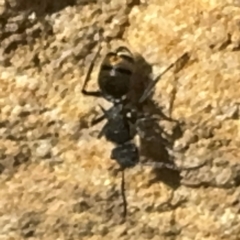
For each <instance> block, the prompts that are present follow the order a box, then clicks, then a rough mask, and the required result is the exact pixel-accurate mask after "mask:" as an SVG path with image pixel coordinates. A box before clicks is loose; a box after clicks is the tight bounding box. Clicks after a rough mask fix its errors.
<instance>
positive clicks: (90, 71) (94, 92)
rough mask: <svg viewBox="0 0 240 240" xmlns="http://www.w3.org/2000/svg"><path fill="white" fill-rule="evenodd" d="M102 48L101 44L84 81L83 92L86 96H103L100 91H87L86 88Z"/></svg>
mask: <svg viewBox="0 0 240 240" xmlns="http://www.w3.org/2000/svg"><path fill="white" fill-rule="evenodd" d="M100 50H101V45H100V46H99V48H98V51H97V52H96V54H95V56H94V58H93V60H92V62H91V64H90V66H89V68H88V72H87V75H86V77H85V80H84V83H83V87H82V94H84V95H86V96H92V97H102V93H101V92H100V91H87V90H86V86H87V83H88V82H89V80H90V76H91V73H92V70H93V67H94V63H95V61H96V59H97V57H98V55H99V53H100Z"/></svg>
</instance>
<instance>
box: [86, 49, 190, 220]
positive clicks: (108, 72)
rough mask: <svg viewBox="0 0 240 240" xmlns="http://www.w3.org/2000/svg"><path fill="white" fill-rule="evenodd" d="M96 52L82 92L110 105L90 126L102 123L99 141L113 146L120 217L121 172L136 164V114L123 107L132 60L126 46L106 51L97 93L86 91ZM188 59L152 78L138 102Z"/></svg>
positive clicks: (137, 157) (132, 64)
mask: <svg viewBox="0 0 240 240" xmlns="http://www.w3.org/2000/svg"><path fill="white" fill-rule="evenodd" d="M100 50H101V48H99V50H98V51H97V53H96V55H95V57H94V59H93V61H92V63H91V64H90V67H89V69H88V72H87V75H86V78H85V81H84V84H83V87H82V93H83V94H84V95H87V96H93V97H103V98H105V99H106V100H108V101H110V102H112V103H113V106H112V107H111V108H110V109H108V110H105V109H104V108H103V107H102V106H100V107H101V109H102V111H103V116H101V117H99V118H97V119H95V120H94V121H93V122H92V125H95V124H97V123H99V122H101V121H102V120H104V119H105V120H106V123H105V125H104V126H103V128H102V130H101V131H100V134H99V136H98V137H99V138H101V137H103V136H104V137H105V138H106V139H107V140H108V141H110V142H112V143H113V144H114V145H115V146H114V148H113V149H112V151H111V159H113V160H116V162H117V163H118V164H119V165H120V167H121V170H122V184H121V189H122V191H121V192H122V197H123V202H124V213H123V215H124V218H125V217H126V213H127V202H126V197H125V191H124V170H125V169H126V168H130V167H134V166H135V165H137V164H138V163H139V150H138V147H137V146H136V144H135V143H134V138H135V136H136V134H137V128H136V127H137V124H138V120H140V117H139V114H138V113H137V112H136V111H135V110H134V109H133V108H130V109H129V108H127V107H126V106H127V105H128V103H129V102H128V98H127V95H128V94H129V92H130V87H131V77H132V75H133V72H134V69H135V61H134V58H133V55H132V53H131V52H130V50H129V49H128V48H126V47H119V48H117V49H116V50H115V51H114V52H109V53H108V54H107V55H106V56H105V58H104V60H103V62H102V64H101V66H100V72H99V75H98V86H99V90H98V91H94V92H93V91H87V90H86V85H87V82H88V81H89V80H90V75H91V72H92V69H93V66H94V62H95V60H96V58H97V56H98V54H99V52H100ZM186 57H188V54H187V53H185V54H183V55H182V56H181V57H180V58H179V59H178V60H177V61H176V62H175V63H173V64H171V65H169V67H168V68H166V70H165V71H164V72H163V73H162V74H160V75H159V76H157V77H156V79H155V80H153V81H152V82H151V84H150V85H149V86H148V87H147V88H146V89H145V91H144V93H143V95H142V97H141V98H140V99H139V103H143V102H144V101H145V100H146V99H147V98H148V96H149V95H150V92H151V91H152V89H153V88H154V86H155V84H156V83H157V82H158V80H159V79H160V78H161V76H162V75H163V74H164V73H166V72H167V71H168V70H169V69H170V68H172V67H174V66H175V65H176V64H177V63H178V61H179V60H182V59H184V58H186Z"/></svg>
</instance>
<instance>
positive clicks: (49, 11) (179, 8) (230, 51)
mask: <svg viewBox="0 0 240 240" xmlns="http://www.w3.org/2000/svg"><path fill="white" fill-rule="evenodd" d="M0 14H1V18H0V40H1V43H0V52H1V54H0V55H1V58H0V87H1V90H0V133H1V134H0V186H1V187H0V240H7V239H9V240H10V239H16V240H17V239H31V240H35V239H41V240H53V239H59V240H60V239H61V240H63V239H64V240H73V239H91V240H97V239H104V240H107V239H124V240H125V239H128V240H129V239H139V240H141V239H152V240H158V239H159V240H160V239H178V240H183V239H184V240H187V239H189V240H190V239H191V240H192V239H197V240H205V239H206V240H218V239H226V240H234V239H236V240H237V239H239V236H240V216H239V211H240V202H239V198H240V188H239V185H240V153H239V150H238V147H239V146H240V121H239V116H240V110H239V104H240V90H239V89H240V77H239V76H240V55H239V50H240V25H239V24H240V2H239V1H237V0H235V1H234V0H229V1H221V0H215V1H213V0H212V1H203V0H199V1H197V0H194V1H190V0H188V1H183V0H171V1H159V0H148V1H137V0H128V1H126V0H112V1H105V0H98V1H90V0H89V1H86V0H85V1H83V0H75V1H73V0H69V1H67V0H65V1H50V0H49V1H48V0H45V1H22V0H11V1H10V0H2V1H0ZM99 30H101V32H102V33H103V36H104V39H105V43H106V44H103V45H104V48H103V50H102V52H101V55H102V56H103V55H104V53H105V52H106V50H107V49H110V48H111V49H113V48H115V47H116V46H119V45H126V46H128V47H130V48H131V50H132V51H133V52H134V53H136V55H141V56H142V58H143V59H145V61H146V63H147V65H148V66H149V68H151V67H152V71H151V74H152V76H156V75H157V74H158V73H160V72H161V71H163V70H164V69H165V68H166V67H167V66H168V65H169V64H170V63H172V62H174V61H175V60H176V59H177V58H178V57H179V56H180V55H182V54H183V53H184V52H189V56H190V59H189V61H188V62H187V63H186V64H185V65H184V66H182V68H181V70H179V71H173V70H171V71H169V72H168V73H166V74H165V75H164V76H163V77H162V78H161V80H160V81H159V82H158V83H157V84H156V88H155V91H154V94H153V97H152V98H153V102H154V104H153V106H152V107H149V106H147V107H146V109H150V110H151V111H154V110H157V109H161V110H162V112H163V113H164V114H165V115H167V116H171V117H172V118H173V119H176V120H179V121H180V122H181V124H180V127H179V128H180V129H178V131H177V130H176V129H177V127H176V126H175V125H174V124H172V123H170V122H169V121H166V120H164V121H163V120H161V121H160V122H159V123H157V125H156V126H155V127H156V129H157V128H158V129H163V130H164V132H165V133H166V134H165V135H168V136H169V138H167V140H164V139H165V138H164V137H163V135H164V134H163V133H158V135H157V136H154V134H156V132H153V127H152V125H151V126H150V128H149V130H147V131H146V132H145V133H144V134H145V135H146V136H145V137H146V138H148V140H144V139H142V140H141V141H140V145H141V152H142V161H143V162H149V161H150V162H151V161H153V162H155V163H156V162H158V163H160V162H162V161H166V160H167V159H171V161H174V162H175V164H176V165H177V166H179V167H180V168H182V169H181V171H179V172H176V171H173V170H169V169H159V168H158V167H155V168H153V167H146V166H144V167H141V166H136V167H135V168H133V169H130V170H127V171H126V174H125V177H126V179H125V181H126V197H127V201H128V218H127V220H126V222H124V223H123V222H122V218H121V213H122V199H121V193H120V182H121V175H120V172H118V171H116V170H117V168H118V166H117V164H116V163H115V162H114V161H112V160H111V159H110V157H109V156H110V151H111V148H112V144H111V143H109V142H107V141H106V140H105V139H97V138H96V133H97V132H99V130H100V129H101V126H102V124H98V125H96V126H94V127H93V128H88V122H89V121H90V119H91V118H92V117H93V116H95V115H96V114H97V113H98V112H99V109H98V108H97V104H96V103H97V102H98V101H99V102H101V103H103V104H106V103H105V101H104V100H102V99H100V100H96V99H94V98H91V97H85V96H83V95H82V94H81V86H82V84H83V80H84V76H85V74H86V72H87V67H88V66H89V64H90V62H91V60H92V58H93V56H94V54H95V52H96V51H97V48H98V41H99V38H100V36H99ZM98 63H100V60H98ZM95 69H96V70H94V72H93V74H92V79H93V80H92V81H91V83H90V84H89V85H90V88H92V89H93V88H96V87H97V86H96V81H94V79H96V77H97V72H98V68H97V66H96V67H95ZM139 69H141V67H139ZM142 70H143V69H142ZM143 75H144V73H140V72H136V76H137V77H136V76H135V77H136V78H138V77H141V76H143ZM145 84H146V83H144V82H143V85H145ZM150 110H149V111H150ZM160 126H161V128H160ZM145 127H146V129H147V128H148V126H145ZM159 131H160V130H159ZM164 141H166V143H165V142H164ZM167 144H168V145H167ZM103 146H104V147H103ZM198 165H201V167H199V168H196V169H192V170H187V168H190V167H194V166H198ZM156 166H157V165H156Z"/></svg>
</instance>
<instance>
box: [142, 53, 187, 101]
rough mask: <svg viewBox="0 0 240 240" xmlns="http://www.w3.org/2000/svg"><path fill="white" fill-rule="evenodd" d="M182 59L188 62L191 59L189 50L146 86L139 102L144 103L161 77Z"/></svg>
mask: <svg viewBox="0 0 240 240" xmlns="http://www.w3.org/2000/svg"><path fill="white" fill-rule="evenodd" d="M182 59H184V62H186V61H187V60H188V59H189V54H188V52H186V53H184V54H183V55H182V56H181V57H179V58H178V59H177V60H176V61H175V62H174V63H172V64H170V65H169V66H168V67H167V68H166V69H165V70H164V71H163V72H162V73H160V74H159V75H158V76H157V77H156V78H155V79H154V80H153V81H152V82H151V83H150V84H149V85H148V86H147V88H146V90H145V91H144V93H143V95H142V97H141V98H140V100H139V103H143V102H144V101H145V100H146V99H147V97H148V96H149V94H150V92H151V91H152V89H153V88H154V86H155V85H156V84H157V82H158V81H159V80H160V79H161V77H162V76H163V75H164V74H165V73H166V72H167V71H169V70H170V69H171V68H173V67H174V66H176V65H177V64H178V63H179V61H181V60H182Z"/></svg>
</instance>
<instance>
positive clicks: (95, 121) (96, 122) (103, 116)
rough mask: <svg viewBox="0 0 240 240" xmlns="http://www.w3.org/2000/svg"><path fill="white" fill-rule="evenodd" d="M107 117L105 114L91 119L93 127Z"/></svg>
mask: <svg viewBox="0 0 240 240" xmlns="http://www.w3.org/2000/svg"><path fill="white" fill-rule="evenodd" d="M105 118H106V117H105V115H102V116H100V117H97V118H95V119H93V120H92V121H91V127H93V126H94V125H96V124H98V123H100V122H101V121H102V120H104V119H105Z"/></svg>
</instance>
